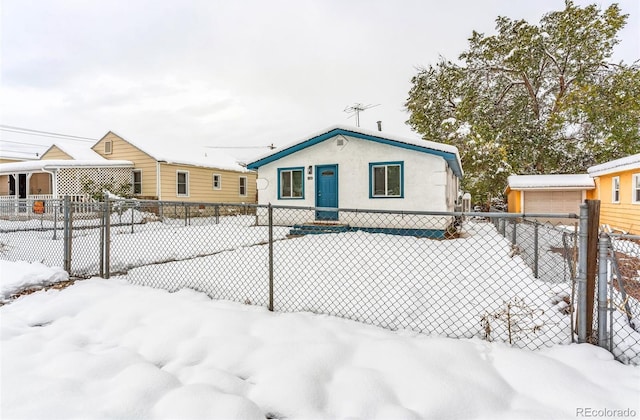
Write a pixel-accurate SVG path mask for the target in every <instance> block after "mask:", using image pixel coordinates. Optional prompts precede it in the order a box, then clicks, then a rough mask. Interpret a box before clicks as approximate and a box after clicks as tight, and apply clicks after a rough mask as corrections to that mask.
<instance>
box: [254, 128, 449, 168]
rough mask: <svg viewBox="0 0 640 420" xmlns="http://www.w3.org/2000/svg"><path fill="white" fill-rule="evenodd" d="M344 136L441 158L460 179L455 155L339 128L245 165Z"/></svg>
mask: <svg viewBox="0 0 640 420" xmlns="http://www.w3.org/2000/svg"><path fill="white" fill-rule="evenodd" d="M341 134H342V135H344V136H349V137H355V138H359V139H362V140H369V141H373V142H376V143H382V144H387V145H390V146H396V147H401V148H403V149H407V150H413V151H416V152H422V153H428V154H431V155H435V156H440V157H441V158H443V159H444V160H445V161H446V162H447V164H448V165H449V167H450V168H451V170H452V171H453V173H454V174H455V175H456V176H457V177H458V178H462V168H460V165H459V164H458V159H457V157H456V154H455V153H450V152H443V151H441V150H435V149H431V148H429V147H422V146H418V145H415V144H409V143H403V142H401V141H398V140H391V139H387V138H384V137H378V136H371V135H369V134H362V133H358V132H355V131H348V130H343V129H341V128H335V129H333V130H331V131H329V132H327V133H324V134H320V135H319V136H315V137H312V138H310V139H308V140H305V141H302V142H300V143H298V144H295V145H293V146H291V147H288V148H286V149H283V150H280V151H278V152H276V153H274V154H271V155H269V156H266V157H264V158H262V159H258V160H256V161H254V162H251V163H249V164H248V165H247V169H258V168H259V167H261V166H263V165H266V164H268V163H271V162H273V161H275V160H278V159H281V158H283V157H285V156H288V155H290V154H292V153H295V152H297V151H300V150H302V149H306V148H307V147H310V146H313V145H315V144H318V143H320V142H323V141H325V140H327V139H330V138H332V137H335V136H338V135H341Z"/></svg>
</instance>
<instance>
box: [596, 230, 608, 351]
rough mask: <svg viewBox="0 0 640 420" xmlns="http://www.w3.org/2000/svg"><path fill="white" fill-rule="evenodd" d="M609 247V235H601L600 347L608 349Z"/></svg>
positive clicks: (599, 279) (599, 271)
mask: <svg viewBox="0 0 640 420" xmlns="http://www.w3.org/2000/svg"><path fill="white" fill-rule="evenodd" d="M609 245H610V239H609V235H607V234H606V233H604V232H603V233H601V234H600V241H599V242H598V346H600V347H603V348H607V349H608V346H607V342H608V340H607V280H609V270H608V261H609V259H608V258H607V256H608V253H609ZM608 350H611V349H608Z"/></svg>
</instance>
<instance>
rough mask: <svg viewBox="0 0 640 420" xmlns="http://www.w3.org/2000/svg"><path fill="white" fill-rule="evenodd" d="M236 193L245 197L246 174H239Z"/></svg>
mask: <svg viewBox="0 0 640 420" xmlns="http://www.w3.org/2000/svg"><path fill="white" fill-rule="evenodd" d="M243 179H244V194H243V193H242V187H243V185H242V184H243V182H242V180H243ZM238 193H239V194H240V197H246V196H247V177H246V176H241V177H240V179H239V181H238Z"/></svg>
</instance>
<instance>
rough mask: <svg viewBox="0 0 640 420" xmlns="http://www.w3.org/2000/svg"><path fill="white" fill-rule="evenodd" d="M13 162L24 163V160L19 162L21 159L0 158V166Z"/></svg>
mask: <svg viewBox="0 0 640 420" xmlns="http://www.w3.org/2000/svg"><path fill="white" fill-rule="evenodd" d="M29 160H31V159H29ZM14 162H24V160H21V159H8V158H0V164H2V163H14Z"/></svg>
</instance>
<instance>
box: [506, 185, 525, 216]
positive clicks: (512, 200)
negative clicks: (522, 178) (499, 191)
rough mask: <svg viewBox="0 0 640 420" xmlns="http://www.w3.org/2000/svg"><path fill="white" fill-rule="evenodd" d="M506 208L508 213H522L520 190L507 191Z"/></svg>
mask: <svg viewBox="0 0 640 420" xmlns="http://www.w3.org/2000/svg"><path fill="white" fill-rule="evenodd" d="M507 210H508V212H509V213H522V191H517V190H511V191H509V194H507Z"/></svg>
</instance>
